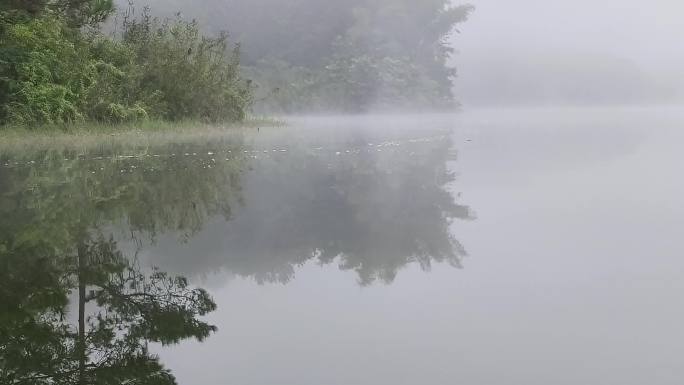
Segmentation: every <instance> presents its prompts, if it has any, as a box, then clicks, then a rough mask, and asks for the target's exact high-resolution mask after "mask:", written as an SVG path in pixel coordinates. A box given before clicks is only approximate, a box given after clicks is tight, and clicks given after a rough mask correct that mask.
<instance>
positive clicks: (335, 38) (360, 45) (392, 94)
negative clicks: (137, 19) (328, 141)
mask: <svg viewBox="0 0 684 385" xmlns="http://www.w3.org/2000/svg"><path fill="white" fill-rule="evenodd" d="M141 1H144V0H141ZM146 2H147V3H149V4H152V5H153V8H154V9H157V10H174V11H175V10H178V9H180V10H182V11H183V12H184V13H185V14H187V15H189V16H191V17H195V18H197V19H198V20H201V21H202V23H203V25H206V26H207V28H209V29H210V30H212V31H217V30H223V29H227V30H229V31H230V32H231V33H232V34H233V36H234V38H235V39H236V40H238V41H239V42H240V43H241V44H242V46H243V47H244V54H245V64H246V66H247V67H248V73H249V75H250V76H251V77H252V78H253V79H254V80H255V81H256V83H257V85H258V86H259V89H258V91H257V96H258V97H257V99H259V103H258V107H260V108H262V109H264V110H276V111H284V112H302V111H304V112H308V111H312V110H313V111H331V110H332V111H341V112H361V111H367V110H370V109H386V108H401V109H407V108H409V109H419V108H421V109H422V108H426V107H432V108H449V107H454V106H455V105H456V104H457V103H456V102H455V100H454V97H453V94H452V79H453V77H454V76H456V72H455V69H454V68H451V67H449V66H448V65H447V59H448V58H449V56H450V55H451V54H452V53H453V47H451V46H450V45H449V44H448V41H447V40H448V39H449V37H450V36H451V35H452V33H453V32H454V31H455V26H456V25H457V24H458V23H461V22H463V21H465V19H466V18H467V16H468V14H469V13H470V11H471V10H472V7H471V6H452V5H451V2H450V1H447V0H420V1H417V0H336V1H321V0H294V1H282V0H261V1H254V0H197V1H193V2H186V1H181V0H146Z"/></svg>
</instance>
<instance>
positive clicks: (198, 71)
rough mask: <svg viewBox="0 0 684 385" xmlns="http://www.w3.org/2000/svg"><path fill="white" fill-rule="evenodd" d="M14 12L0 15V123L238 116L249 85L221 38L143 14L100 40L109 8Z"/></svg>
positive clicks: (25, 7) (42, 7) (46, 7)
mask: <svg viewBox="0 0 684 385" xmlns="http://www.w3.org/2000/svg"><path fill="white" fill-rule="evenodd" d="M13 4H14V3H10V4H8V5H4V6H3V8H2V9H0V124H13V125H21V126H29V127H32V126H37V125H45V124H48V125H49V124H63V123H73V122H76V121H97V122H105V123H121V122H130V121H139V120H144V119H149V118H153V119H163V120H172V121H177V120H181V119H196V120H203V121H209V122H216V121H239V120H242V119H243V118H244V117H245V111H246V109H247V108H248V106H249V104H250V102H251V92H250V87H249V84H248V83H247V82H246V81H243V80H242V79H241V76H240V72H239V67H240V63H239V55H240V53H239V50H238V49H237V48H234V49H233V48H231V47H230V46H229V43H228V40H227V36H226V35H225V34H219V35H217V36H216V37H211V38H210V37H206V36H203V35H202V34H201V33H200V30H199V27H198V25H197V24H196V23H195V22H186V21H183V20H182V19H181V18H179V17H178V18H175V19H165V20H159V19H156V18H152V17H151V16H150V15H149V13H148V12H144V13H143V15H142V17H139V18H137V19H134V18H130V17H124V18H123V22H122V23H121V25H120V26H119V27H118V30H119V32H118V33H117V34H115V35H114V36H107V35H105V34H104V33H102V32H101V31H100V30H99V28H98V25H99V24H98V23H100V22H101V21H103V20H104V19H106V18H107V16H109V15H110V14H111V12H113V6H112V2H111V1H109V0H89V1H77V0H57V1H35V2H16V5H13Z"/></svg>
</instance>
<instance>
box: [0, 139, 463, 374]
mask: <svg viewBox="0 0 684 385" xmlns="http://www.w3.org/2000/svg"><path fill="white" fill-rule="evenodd" d="M388 131H389V129H388ZM418 134H419V135H420V136H418V137H416V135H418ZM384 135H385V134H384ZM402 135H403V136H402ZM402 135H399V134H398V135H397V136H394V139H395V140H393V141H389V142H385V141H383V139H382V135H381V136H378V135H375V136H374V135H372V134H369V133H366V132H357V131H355V130H348V131H345V133H344V136H343V137H342V138H339V137H335V136H331V137H330V138H329V139H326V140H325V141H324V143H320V142H315V143H312V142H308V141H306V140H302V139H301V138H297V139H295V138H294V137H289V136H287V137H278V135H275V137H271V136H269V135H268V134H264V135H261V134H255V135H253V136H252V137H250V138H251V140H252V142H250V144H249V146H247V145H242V144H237V142H235V141H226V142H222V141H214V142H211V143H176V144H170V145H165V146H163V147H161V146H160V147H135V146H133V147H121V148H118V147H116V146H114V147H112V148H109V149H107V150H102V149H100V150H97V151H85V152H75V151H69V150H67V151H43V152H39V153H31V154H25V155H21V156H15V157H12V158H9V157H3V158H2V159H0V306H1V308H0V383H2V384H12V385H14V384H22V385H24V384H26V385H29V384H37V385H43V384H45V385H47V384H67V385H68V384H79V385H83V384H174V383H175V379H174V377H173V375H172V374H171V372H170V371H169V370H168V369H166V368H165V367H164V366H163V365H162V363H161V362H160V361H159V359H158V357H156V356H155V355H154V354H152V352H151V351H150V349H149V348H148V345H149V344H150V343H154V344H160V345H168V344H176V343H179V342H181V341H183V340H186V339H192V338H194V339H197V340H200V341H201V340H204V339H205V338H207V337H208V336H210V335H211V333H212V332H214V331H215V330H216V328H215V327H214V326H213V325H211V324H209V323H207V322H205V321H203V320H202V316H204V315H206V314H207V313H209V312H211V311H213V310H214V309H215V307H216V305H215V303H214V302H213V300H212V298H211V297H210V295H209V294H208V293H207V292H206V291H205V290H203V289H200V288H196V287H194V286H192V285H191V284H190V283H189V281H188V280H187V279H186V278H184V277H182V276H175V275H172V274H169V273H167V272H165V271H175V272H176V273H178V274H182V275H185V276H191V275H197V274H208V273H212V272H215V271H219V270H224V271H229V272H231V273H234V274H237V275H240V276H244V277H249V278H252V279H254V280H256V281H257V282H259V283H266V282H280V283H286V282H289V281H290V280H292V279H293V277H294V275H295V270H296V268H297V267H298V266H300V265H302V264H305V263H308V262H311V261H315V262H317V263H321V264H331V263H336V264H338V265H339V268H340V269H342V270H348V271H353V272H354V273H355V274H356V275H357V277H358V281H359V283H360V284H361V285H369V284H372V283H374V282H383V283H391V282H392V281H393V280H394V279H395V277H396V276H397V274H398V272H399V271H400V270H401V269H402V268H403V267H405V266H406V265H408V264H412V263H417V264H419V265H420V266H421V267H422V268H423V269H426V270H427V269H429V268H430V267H431V265H432V264H433V263H435V262H444V263H449V264H451V265H454V266H459V265H460V261H461V258H462V257H463V256H465V250H464V248H463V247H462V245H461V244H460V243H459V242H458V241H457V240H456V239H455V238H454V236H453V232H452V231H451V229H450V227H451V224H452V222H453V221H454V220H456V219H470V218H471V217H472V216H471V213H470V210H469V208H468V207H467V206H464V205H461V204H458V203H457V202H455V200H454V196H453V195H452V194H451V193H450V192H448V191H447V190H446V188H445V186H446V185H448V184H450V183H451V182H453V181H454V179H455V177H454V174H453V173H452V172H450V171H449V167H448V166H447V163H448V161H449V160H453V159H454V158H453V155H454V154H453V153H452V152H451V150H450V149H451V147H452V143H451V141H450V140H449V136H448V135H447V134H445V133H444V132H439V133H435V132H431V133H427V132H425V131H421V132H412V133H409V134H402ZM324 136H325V134H324ZM318 138H319V139H320V137H318ZM276 143H277V144H276ZM151 266H163V267H164V270H163V271H162V270H160V269H156V268H152V267H151Z"/></svg>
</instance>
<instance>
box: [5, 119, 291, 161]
mask: <svg viewBox="0 0 684 385" xmlns="http://www.w3.org/2000/svg"><path fill="white" fill-rule="evenodd" d="M284 125H285V122H283V121H279V120H275V119H271V118H260V117H250V118H248V119H246V120H245V121H243V122H238V123H226V124H207V123H203V122H197V121H180V122H165V121H154V120H153V121H144V122H139V123H129V124H122V125H110V124H98V123H78V124H73V125H68V126H67V125H65V126H45V127H32V128H26V127H0V155H6V156H7V155H18V154H21V153H28V152H34V151H37V150H41V149H52V150H67V149H69V150H78V149H83V150H85V149H91V148H93V147H106V146H109V145H126V144H131V145H136V146H145V145H151V144H162V143H165V142H174V141H187V140H195V139H197V140H209V139H212V138H217V137H223V136H227V135H231V134H234V133H238V132H240V133H243V132H244V131H251V130H254V129H257V128H261V127H282V126H284Z"/></svg>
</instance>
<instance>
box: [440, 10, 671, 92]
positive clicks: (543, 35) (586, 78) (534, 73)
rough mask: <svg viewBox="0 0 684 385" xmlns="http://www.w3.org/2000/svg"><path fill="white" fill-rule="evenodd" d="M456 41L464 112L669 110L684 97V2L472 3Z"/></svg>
mask: <svg viewBox="0 0 684 385" xmlns="http://www.w3.org/2000/svg"><path fill="white" fill-rule="evenodd" d="M470 3H472V4H473V5H475V7H476V11H475V12H474V13H473V14H472V15H471V17H470V19H469V20H468V22H467V23H465V24H463V25H462V26H461V27H460V31H461V33H460V34H458V35H456V36H455V37H454V38H453V39H452V42H451V43H452V45H453V46H454V47H456V49H457V50H458V51H459V53H458V55H456V56H455V57H453V58H452V60H453V63H454V64H455V65H456V66H457V67H458V70H459V78H458V80H457V81H456V86H455V87H456V94H457V97H458V98H459V99H460V100H461V101H462V102H463V103H464V104H465V105H509V104H515V105H517V104H581V105H586V104H623V103H648V104H654V103H663V102H664V103H671V102H673V101H675V100H681V99H682V96H684V94H683V93H682V88H683V86H684V71H683V70H682V68H684V49H682V48H684V42H683V40H682V36H684V24H683V23H682V22H681V15H682V13H683V12H684V3H683V2H681V1H677V0H654V1H648V2H644V1H638V0H599V1H592V0H574V1H566V0H551V1H548V0H519V1H505V0H472V1H470Z"/></svg>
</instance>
